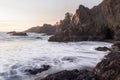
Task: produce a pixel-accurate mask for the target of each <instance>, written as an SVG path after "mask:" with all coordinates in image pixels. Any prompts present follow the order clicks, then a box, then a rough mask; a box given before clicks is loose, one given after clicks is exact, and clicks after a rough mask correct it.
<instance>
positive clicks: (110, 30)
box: [49, 0, 120, 42]
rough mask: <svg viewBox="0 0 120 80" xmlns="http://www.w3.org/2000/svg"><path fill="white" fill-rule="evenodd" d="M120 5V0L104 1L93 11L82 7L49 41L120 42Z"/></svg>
mask: <svg viewBox="0 0 120 80" xmlns="http://www.w3.org/2000/svg"><path fill="white" fill-rule="evenodd" d="M119 3H120V0H104V1H103V2H102V3H101V4H99V5H98V6H95V7H93V8H92V9H88V8H86V7H84V6H82V5H80V6H79V9H77V10H76V13H75V14H74V15H73V17H72V18H70V19H71V20H69V24H68V23H67V24H68V26H66V28H65V29H61V30H60V28H62V26H61V24H59V25H60V27H59V30H58V32H57V33H56V34H55V35H54V36H52V37H51V38H50V39H49V41H59V42H66V41H83V40H84V41H86V40H90V41H95V40H96V41H104V40H120V37H119V35H120V4H119ZM63 21H64V20H63ZM63 24H66V23H65V22H62V25H63ZM59 25H58V26H59Z"/></svg>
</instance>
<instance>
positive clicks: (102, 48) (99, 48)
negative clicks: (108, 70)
mask: <svg viewBox="0 0 120 80" xmlns="http://www.w3.org/2000/svg"><path fill="white" fill-rule="evenodd" d="M95 49H96V50H97V51H110V50H111V49H110V48H108V47H97V48H95Z"/></svg>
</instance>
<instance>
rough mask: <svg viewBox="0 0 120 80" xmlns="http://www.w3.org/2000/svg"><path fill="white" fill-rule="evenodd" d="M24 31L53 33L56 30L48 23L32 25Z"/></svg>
mask: <svg viewBox="0 0 120 80" xmlns="http://www.w3.org/2000/svg"><path fill="white" fill-rule="evenodd" d="M24 32H34V33H45V34H47V35H53V34H55V32H56V27H55V26H53V25H50V24H44V25H43V26H36V27H32V28H30V29H28V30H26V31H24Z"/></svg>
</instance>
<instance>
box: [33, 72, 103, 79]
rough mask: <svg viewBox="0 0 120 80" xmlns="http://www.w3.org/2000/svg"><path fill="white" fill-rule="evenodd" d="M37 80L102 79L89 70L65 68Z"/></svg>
mask: <svg viewBox="0 0 120 80" xmlns="http://www.w3.org/2000/svg"><path fill="white" fill-rule="evenodd" d="M35 80H101V79H100V77H99V76H97V75H95V74H94V73H93V72H91V71H88V70H80V71H78V70H70V71H68V70H64V71H61V72H58V73H55V74H51V75H48V76H47V77H45V78H43V79H39V78H38V79H35Z"/></svg>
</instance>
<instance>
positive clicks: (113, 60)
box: [94, 52, 120, 80]
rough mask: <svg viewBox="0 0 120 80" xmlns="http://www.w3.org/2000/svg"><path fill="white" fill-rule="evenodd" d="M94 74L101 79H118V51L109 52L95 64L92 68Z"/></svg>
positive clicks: (119, 66) (119, 65) (119, 58)
mask: <svg viewBox="0 0 120 80" xmlns="http://www.w3.org/2000/svg"><path fill="white" fill-rule="evenodd" d="M94 72H95V74H96V75H99V76H101V77H102V78H103V80H120V52H111V53H109V54H108V55H107V56H105V58H104V59H103V60H102V61H101V62H100V63H98V64H97V66H96V67H95V69H94Z"/></svg>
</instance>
